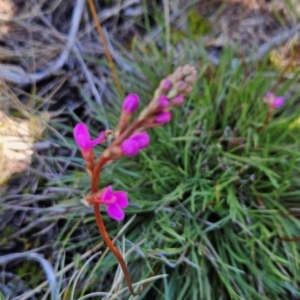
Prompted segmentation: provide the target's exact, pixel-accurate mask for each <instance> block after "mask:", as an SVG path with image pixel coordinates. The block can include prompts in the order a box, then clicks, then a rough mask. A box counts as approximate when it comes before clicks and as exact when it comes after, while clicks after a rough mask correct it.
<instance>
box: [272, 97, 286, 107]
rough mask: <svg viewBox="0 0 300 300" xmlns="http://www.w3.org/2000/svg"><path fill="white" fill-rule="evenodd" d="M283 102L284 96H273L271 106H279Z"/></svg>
mask: <svg viewBox="0 0 300 300" xmlns="http://www.w3.org/2000/svg"><path fill="white" fill-rule="evenodd" d="M283 104H284V97H275V98H274V100H273V106H274V107H275V108H279V107H281V106H282V105H283Z"/></svg>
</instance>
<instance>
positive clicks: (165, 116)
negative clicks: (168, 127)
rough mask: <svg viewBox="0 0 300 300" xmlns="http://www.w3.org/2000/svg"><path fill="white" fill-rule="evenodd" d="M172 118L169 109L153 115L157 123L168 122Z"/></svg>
mask: <svg viewBox="0 0 300 300" xmlns="http://www.w3.org/2000/svg"><path fill="white" fill-rule="evenodd" d="M171 118H172V114H171V113H170V112H169V111H165V112H162V113H160V114H158V115H157V116H156V117H155V122H156V123H159V124H161V125H162V124H165V123H168V122H169V121H170V120H171Z"/></svg>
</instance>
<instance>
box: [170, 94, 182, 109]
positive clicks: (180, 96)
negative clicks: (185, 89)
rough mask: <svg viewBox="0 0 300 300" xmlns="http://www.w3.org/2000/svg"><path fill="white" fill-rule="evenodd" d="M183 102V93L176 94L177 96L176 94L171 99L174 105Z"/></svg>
mask: <svg viewBox="0 0 300 300" xmlns="http://www.w3.org/2000/svg"><path fill="white" fill-rule="evenodd" d="M183 102H184V96H183V95H178V96H176V97H175V98H173V99H172V102H171V103H172V104H173V105H174V106H180V105H182V104H183Z"/></svg>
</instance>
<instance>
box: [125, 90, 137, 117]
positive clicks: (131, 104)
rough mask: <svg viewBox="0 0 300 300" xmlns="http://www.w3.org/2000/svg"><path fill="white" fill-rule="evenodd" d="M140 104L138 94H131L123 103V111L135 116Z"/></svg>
mask: <svg viewBox="0 0 300 300" xmlns="http://www.w3.org/2000/svg"><path fill="white" fill-rule="evenodd" d="M139 104H140V99H139V96H138V95H136V94H129V95H128V96H127V97H126V98H125V99H124V102H123V106H122V109H123V111H125V112H126V113H128V114H133V113H135V112H136V110H137V109H138V107H139Z"/></svg>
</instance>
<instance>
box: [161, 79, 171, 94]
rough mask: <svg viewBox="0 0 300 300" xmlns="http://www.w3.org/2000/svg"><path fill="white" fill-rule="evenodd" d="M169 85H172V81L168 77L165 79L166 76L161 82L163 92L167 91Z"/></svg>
mask: <svg viewBox="0 0 300 300" xmlns="http://www.w3.org/2000/svg"><path fill="white" fill-rule="evenodd" d="M171 85H172V82H171V80H170V79H167V78H166V79H164V81H163V83H162V90H163V91H164V92H167V91H168V90H169V89H170V87H171Z"/></svg>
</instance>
